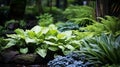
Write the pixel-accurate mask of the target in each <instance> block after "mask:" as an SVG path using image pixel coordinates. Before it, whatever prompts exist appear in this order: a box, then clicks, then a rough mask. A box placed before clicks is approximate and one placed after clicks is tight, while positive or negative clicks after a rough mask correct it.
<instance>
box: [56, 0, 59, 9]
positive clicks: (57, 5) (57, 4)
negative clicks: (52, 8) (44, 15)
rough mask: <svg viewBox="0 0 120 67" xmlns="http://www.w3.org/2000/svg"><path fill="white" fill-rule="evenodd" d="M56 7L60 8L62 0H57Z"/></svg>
mask: <svg viewBox="0 0 120 67" xmlns="http://www.w3.org/2000/svg"><path fill="white" fill-rule="evenodd" d="M56 7H57V8H60V0H56Z"/></svg>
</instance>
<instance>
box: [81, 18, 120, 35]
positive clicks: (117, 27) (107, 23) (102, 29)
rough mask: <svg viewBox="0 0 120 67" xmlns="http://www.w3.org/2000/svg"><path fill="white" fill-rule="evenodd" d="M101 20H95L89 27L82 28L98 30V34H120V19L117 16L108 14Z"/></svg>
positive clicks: (92, 30) (91, 30)
mask: <svg viewBox="0 0 120 67" xmlns="http://www.w3.org/2000/svg"><path fill="white" fill-rule="evenodd" d="M100 19H101V21H100V23H99V22H95V23H93V24H92V25H88V26H87V27H84V28H81V30H84V31H89V32H96V35H99V34H101V33H107V34H110V33H112V34H114V35H116V36H117V35H119V31H120V23H119V22H120V19H119V18H117V17H112V16H106V18H100Z"/></svg>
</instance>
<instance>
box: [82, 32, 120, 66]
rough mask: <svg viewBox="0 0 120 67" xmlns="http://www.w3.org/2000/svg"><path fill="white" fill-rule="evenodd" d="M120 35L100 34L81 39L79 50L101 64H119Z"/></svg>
mask: <svg viewBox="0 0 120 67" xmlns="http://www.w3.org/2000/svg"><path fill="white" fill-rule="evenodd" d="M119 49H120V36H118V37H117V38H115V37H114V36H112V35H109V36H107V35H105V34H102V35H101V36H99V37H93V38H89V39H84V40H81V47H80V51H81V52H82V53H84V54H85V55H87V56H89V58H94V59H95V58H96V59H97V60H99V61H100V62H102V63H103V64H106V63H108V64H120V60H118V59H120V51H119Z"/></svg>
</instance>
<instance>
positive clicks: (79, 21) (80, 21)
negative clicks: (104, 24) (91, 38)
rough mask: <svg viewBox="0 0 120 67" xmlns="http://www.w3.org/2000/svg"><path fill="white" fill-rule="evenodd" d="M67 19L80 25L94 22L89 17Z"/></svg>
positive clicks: (83, 25)
mask: <svg viewBox="0 0 120 67" xmlns="http://www.w3.org/2000/svg"><path fill="white" fill-rule="evenodd" d="M69 21H72V22H74V23H76V24H78V25H79V26H80V27H86V26H87V25H91V24H93V23H96V21H95V20H93V19H91V18H72V19H70V20H69Z"/></svg>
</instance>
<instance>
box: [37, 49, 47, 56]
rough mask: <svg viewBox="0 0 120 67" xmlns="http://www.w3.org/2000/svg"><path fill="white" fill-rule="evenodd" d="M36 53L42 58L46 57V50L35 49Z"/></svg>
mask: <svg viewBox="0 0 120 67" xmlns="http://www.w3.org/2000/svg"><path fill="white" fill-rule="evenodd" d="M36 52H37V53H38V54H39V55H40V56H41V57H43V58H45V56H46V55H47V50H46V49H41V48H37V51H36Z"/></svg>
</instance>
